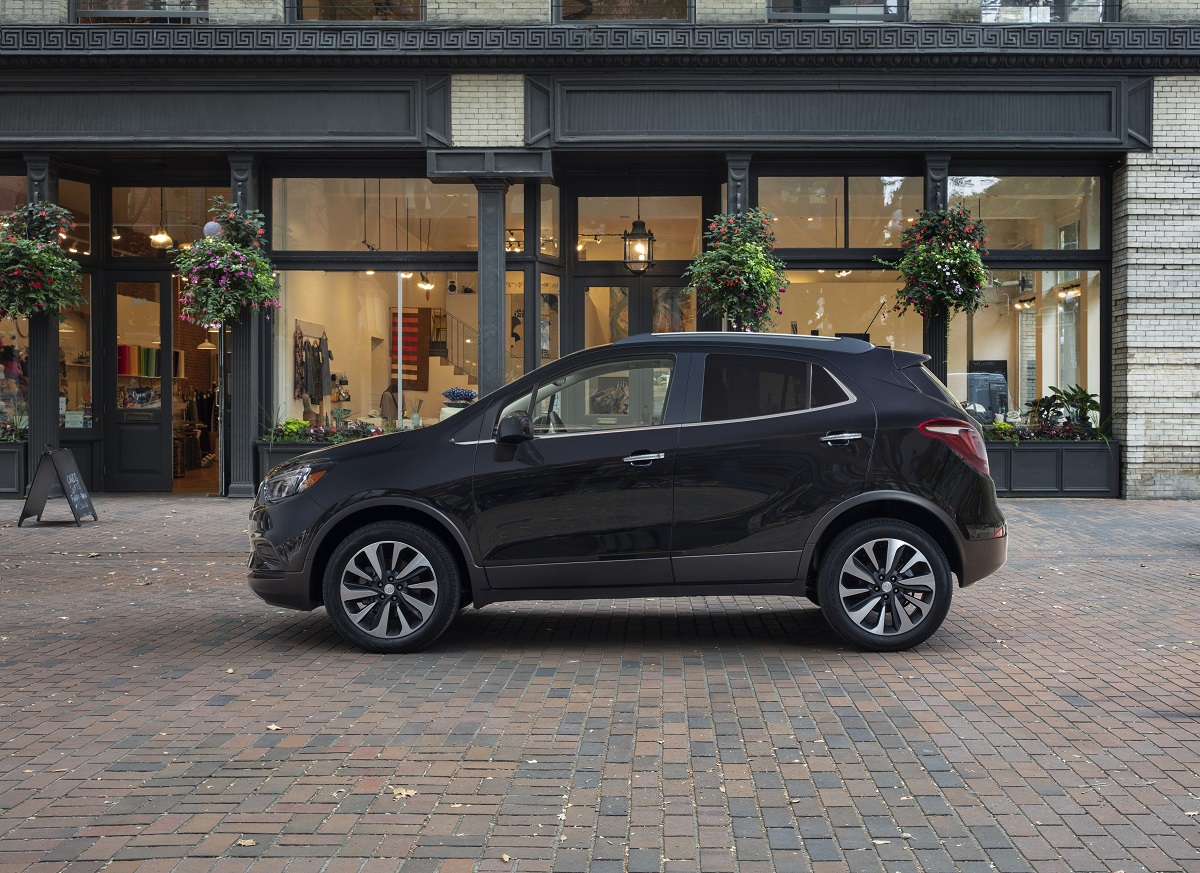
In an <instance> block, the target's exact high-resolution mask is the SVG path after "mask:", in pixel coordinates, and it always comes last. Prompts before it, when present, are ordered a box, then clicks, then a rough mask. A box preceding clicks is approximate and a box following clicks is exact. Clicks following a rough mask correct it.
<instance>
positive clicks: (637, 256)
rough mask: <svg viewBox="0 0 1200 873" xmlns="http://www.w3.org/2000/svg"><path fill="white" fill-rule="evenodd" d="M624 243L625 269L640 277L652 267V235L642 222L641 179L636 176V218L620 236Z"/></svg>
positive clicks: (639, 175) (639, 176)
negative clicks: (629, 227)
mask: <svg viewBox="0 0 1200 873" xmlns="http://www.w3.org/2000/svg"><path fill="white" fill-rule="evenodd" d="M621 238H622V239H623V240H624V241H625V267H626V269H628V270H629V272H631V273H634V274H635V275H638V276H640V275H642V274H643V273H645V272H646V271H647V270H649V269H650V268H651V267H653V266H654V234H652V233H651V232H650V231H649V230H647V229H646V222H644V221H642V177H641V173H639V174H638V185H637V218H636V219H635V220H634V222H633V227H632V228H631V229H630V230H627V231H625V233H623V234H621Z"/></svg>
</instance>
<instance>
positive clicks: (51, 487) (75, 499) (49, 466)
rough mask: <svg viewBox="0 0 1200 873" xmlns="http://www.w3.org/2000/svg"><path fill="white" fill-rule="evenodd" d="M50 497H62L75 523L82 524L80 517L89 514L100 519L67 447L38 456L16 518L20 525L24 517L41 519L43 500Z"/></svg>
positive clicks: (50, 450) (77, 466) (44, 503)
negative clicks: (23, 503) (18, 516)
mask: <svg viewBox="0 0 1200 873" xmlns="http://www.w3.org/2000/svg"><path fill="white" fill-rule="evenodd" d="M51 497H65V498H67V504H68V505H69V506H70V507H71V514H72V515H73V516H74V517H75V525H76V526H77V527H82V526H83V525H82V524H81V520H82V519H83V517H84V516H85V515H90V516H91V517H92V519H93V520H94V521H99V520H100V517H99V516H98V515H96V508H95V507H94V506H92V498H91V496H90V495H89V494H88V490H87V486H86V485H84V484H83V476H82V475H81V474H80V472H79V465H78V464H76V463H75V456H74V455H73V454H71V450H70V449H52V448H49V447H47V450H46V451H44V452H42V456H41V458H39V459H38V465H37V470H36V471H35V472H34V474H33V482H31V483H30V485H29V494H28V496H26V498H25V505H24V506H23V507H22V508H21V518H20V519H19V520H18V521H17V527H20V526H21V525H22V524H23V523H24V522H25V519H27V518H32V517H34V516H37V520H38V521H41V520H42V513H43V512H44V511H45V509H46V500H47V499H49V498H51Z"/></svg>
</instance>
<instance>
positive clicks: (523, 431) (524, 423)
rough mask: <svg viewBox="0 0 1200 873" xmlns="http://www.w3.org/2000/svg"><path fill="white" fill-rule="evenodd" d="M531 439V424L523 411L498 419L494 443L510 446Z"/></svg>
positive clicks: (527, 415) (527, 414)
mask: <svg viewBox="0 0 1200 873" xmlns="http://www.w3.org/2000/svg"><path fill="white" fill-rule="evenodd" d="M531 439H533V422H532V421H530V419H529V413H528V412H526V411H525V410H523V409H518V410H517V411H516V412H510V413H509V414H508V415H506V416H504V418H502V419H500V424H499V425H498V426H497V427H496V442H497V443H499V444H500V445H506V446H511V445H516V444H517V443H523V442H525V441H526V440H531Z"/></svg>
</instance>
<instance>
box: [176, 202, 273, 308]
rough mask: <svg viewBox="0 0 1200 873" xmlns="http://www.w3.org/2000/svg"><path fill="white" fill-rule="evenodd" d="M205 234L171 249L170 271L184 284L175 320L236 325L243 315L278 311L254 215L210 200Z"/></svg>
mask: <svg viewBox="0 0 1200 873" xmlns="http://www.w3.org/2000/svg"><path fill="white" fill-rule="evenodd" d="M209 212H210V213H212V215H213V216H214V221H210V222H209V223H208V224H207V225H205V228H204V231H205V234H207V235H206V236H205V237H204V239H201V240H197V241H196V242H195V243H193V244H192V245H191V246H189V247H188V248H182V247H181V248H178V249H176V250H175V255H174V263H175V270H176V271H177V272H178V273H179V277H180V279H182V281H183V283H184V288H183V290H182V291H181V292H180V295H179V303H180V312H179V316H180V318H182V319H183V320H184V321H189V322H192V323H193V324H202V325H206V326H207V325H216V324H226V323H228V322H231V321H237V320H239V319H240V318H241V317H242V314H243V313H245V312H246V311H247V310H251V311H254V310H271V309H278V308H279V283H278V282H277V281H276V280H275V268H274V266H272V264H271V261H270V259H269V258H268V257H267V255H266V242H267V240H266V236H265V234H266V231H265V230H264V229H263V216H262V213H261V212H259V211H258V210H255V209H251V210H248V211H245V212H243V211H242V210H241V208H240V207H238V206H236V205H234V204H231V203H227V202H225V199H224V198H223V197H219V196H218V197H214V198H213V205H212V208H211V209H210V210H209Z"/></svg>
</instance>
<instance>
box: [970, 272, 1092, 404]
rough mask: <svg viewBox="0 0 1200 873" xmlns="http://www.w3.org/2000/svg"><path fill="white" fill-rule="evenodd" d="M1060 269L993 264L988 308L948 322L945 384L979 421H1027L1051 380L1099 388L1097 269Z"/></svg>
mask: <svg viewBox="0 0 1200 873" xmlns="http://www.w3.org/2000/svg"><path fill="white" fill-rule="evenodd" d="M1060 275H1061V272H1060V271H1058V270H1053V269H1035V270H1020V271H1018V270H996V271H994V272H993V274H992V278H993V281H994V284H993V286H992V287H991V288H990V289H989V290H988V307H987V308H986V309H981V310H980V311H978V312H976V313H974V314H973V315H971V316H966V315H959V316H955V318H953V319H952V320H951V322H950V358H949V372H948V379H947V384H948V387H949V388H950V390H951V392H952V393H953V394H954V396H955V397H957V398H958V399H959V400H960V401H962V402H963V404H964V406H965V407H966V409H967V411H968V412H969V413H971V415H973V416H974V417H975V418H976V419H978V420H979V421H981V422H985V423H991V422H993V421H997V420H1003V421H1008V422H1011V423H1013V424H1020V423H1025V422H1027V420H1028V419H1027V417H1028V413H1029V404H1030V403H1031V402H1032V401H1034V400H1036V399H1038V398H1040V397H1045V396H1047V395H1049V394H1051V393H1053V392H1052V391H1051V388H1050V386H1052V385H1054V386H1057V387H1059V388H1070V387H1072V386H1075V385H1080V386H1082V387H1083V388H1084V389H1086V390H1087V391H1088V392H1089V393H1091V394H1097V395H1098V394H1099V393H1100V379H1101V374H1100V332H1101V331H1100V327H1101V325H1100V273H1099V272H1096V271H1085V272H1080V273H1077V274H1075V278H1071V279H1068V280H1066V281H1063V280H1060V278H1059V277H1060ZM1101 415H1103V413H1101ZM1099 423H1100V422H1099V421H1098V420H1097V421H1093V424H1097V425H1098V424H1099Z"/></svg>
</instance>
